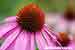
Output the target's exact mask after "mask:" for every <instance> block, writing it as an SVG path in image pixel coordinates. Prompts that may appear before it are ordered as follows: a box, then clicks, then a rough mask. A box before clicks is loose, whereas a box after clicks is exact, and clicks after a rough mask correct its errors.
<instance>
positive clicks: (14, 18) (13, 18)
mask: <svg viewBox="0 0 75 50" xmlns="http://www.w3.org/2000/svg"><path fill="white" fill-rule="evenodd" d="M16 17H17V16H9V17H7V18H6V19H5V20H4V21H5V22H9V21H12V22H14V21H16Z"/></svg>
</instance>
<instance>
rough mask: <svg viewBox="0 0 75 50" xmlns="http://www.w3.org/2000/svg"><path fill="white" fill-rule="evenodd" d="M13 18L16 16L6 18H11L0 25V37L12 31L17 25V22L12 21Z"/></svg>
mask: <svg viewBox="0 0 75 50" xmlns="http://www.w3.org/2000/svg"><path fill="white" fill-rule="evenodd" d="M13 18H14V17H12V18H11V17H10V18H7V19H6V20H9V21H7V22H5V23H4V24H2V25H0V38H1V37H3V36H4V35H5V34H6V33H8V32H9V31H11V30H12V29H14V28H15V27H16V26H17V23H16V22H12V21H10V20H12V19H13ZM6 20H5V21H6ZM13 21H14V20H13Z"/></svg>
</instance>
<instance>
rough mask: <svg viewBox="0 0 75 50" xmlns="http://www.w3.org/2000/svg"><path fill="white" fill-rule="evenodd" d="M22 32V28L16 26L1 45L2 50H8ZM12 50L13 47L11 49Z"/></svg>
mask: <svg viewBox="0 0 75 50" xmlns="http://www.w3.org/2000/svg"><path fill="white" fill-rule="evenodd" d="M19 32H20V28H16V30H14V32H13V33H11V35H10V36H9V37H8V38H7V39H6V40H5V41H4V43H3V44H2V46H1V47H0V49H1V50H8V49H9V48H10V45H11V43H12V44H13V41H15V40H16V38H17V37H18V35H19ZM10 50H12V48H11V49H10Z"/></svg>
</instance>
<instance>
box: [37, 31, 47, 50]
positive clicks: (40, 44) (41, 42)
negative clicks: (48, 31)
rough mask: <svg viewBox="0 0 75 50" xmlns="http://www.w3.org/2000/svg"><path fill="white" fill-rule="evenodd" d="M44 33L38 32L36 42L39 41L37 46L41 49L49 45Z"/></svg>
mask: <svg viewBox="0 0 75 50" xmlns="http://www.w3.org/2000/svg"><path fill="white" fill-rule="evenodd" d="M42 33H44V32H42ZM42 33H40V32H37V33H36V43H37V48H39V50H44V48H45V47H46V46H47V43H46V41H45V39H44V38H43V36H42Z"/></svg>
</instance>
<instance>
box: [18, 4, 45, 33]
mask: <svg viewBox="0 0 75 50" xmlns="http://www.w3.org/2000/svg"><path fill="white" fill-rule="evenodd" d="M17 22H18V23H19V25H21V26H22V28H23V29H25V30H26V31H29V32H36V31H40V30H41V28H42V27H43V24H44V13H43V12H42V11H41V9H40V8H39V7H38V6H37V5H35V4H33V3H32V4H30V5H27V6H25V7H24V8H23V9H22V10H21V11H20V12H19V13H18V14H17Z"/></svg>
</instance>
